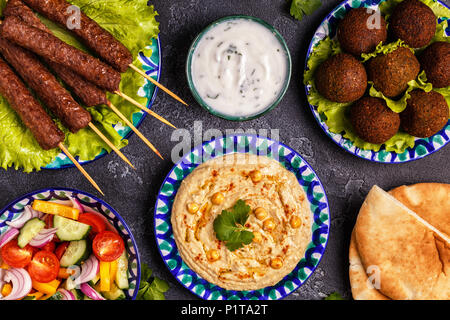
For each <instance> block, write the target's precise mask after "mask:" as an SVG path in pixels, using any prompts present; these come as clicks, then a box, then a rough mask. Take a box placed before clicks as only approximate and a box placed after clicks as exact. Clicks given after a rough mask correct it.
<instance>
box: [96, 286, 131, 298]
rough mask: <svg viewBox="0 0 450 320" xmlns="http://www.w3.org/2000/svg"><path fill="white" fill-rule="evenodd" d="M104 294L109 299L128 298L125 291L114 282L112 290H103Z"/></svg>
mask: <svg viewBox="0 0 450 320" xmlns="http://www.w3.org/2000/svg"><path fill="white" fill-rule="evenodd" d="M102 295H103V296H104V297H105V298H106V299H108V300H124V299H125V298H126V296H125V292H123V290H121V289H119V288H118V287H117V286H116V285H115V284H114V283H112V284H111V290H109V291H104V292H102Z"/></svg>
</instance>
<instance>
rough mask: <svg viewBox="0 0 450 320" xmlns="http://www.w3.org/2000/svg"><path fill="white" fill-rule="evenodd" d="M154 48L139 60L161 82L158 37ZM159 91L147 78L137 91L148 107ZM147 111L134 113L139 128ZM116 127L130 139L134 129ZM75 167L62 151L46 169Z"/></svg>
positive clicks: (153, 45) (103, 151) (134, 123)
mask: <svg viewBox="0 0 450 320" xmlns="http://www.w3.org/2000/svg"><path fill="white" fill-rule="evenodd" d="M149 48H150V49H151V50H152V56H151V57H146V56H145V55H144V54H143V53H142V52H140V53H139V60H140V61H141V62H142V67H143V69H144V71H145V73H146V74H148V75H149V76H151V77H152V78H153V79H155V80H156V81H158V82H159V78H160V76H161V42H160V40H159V37H158V39H152V43H151V45H150V46H149ZM157 92H158V87H156V86H155V85H154V84H152V83H151V82H150V81H148V80H146V81H145V84H144V86H142V87H141V88H140V89H139V92H136V93H137V94H138V95H139V96H142V97H146V98H147V108H149V109H150V108H151V106H152V105H153V102H154V101H155V99H156V94H157ZM146 115H147V113H146V112H145V111H142V110H140V111H138V112H136V113H135V114H134V115H133V125H134V126H135V127H136V128H138V127H139V126H140V125H141V123H142V121H144V119H145V117H146ZM114 129H115V130H116V131H117V133H119V135H120V136H121V137H122V138H123V139H128V138H129V137H130V136H131V135H132V134H133V131H132V130H131V128H130V127H128V126H122V125H120V124H117V125H115V126H114ZM106 154H107V152H106V151H105V150H102V151H101V152H100V153H99V154H98V155H97V156H96V157H95V159H94V160H90V161H79V162H80V163H81V164H87V163H90V162H92V161H95V160H97V159H99V158H101V157H103V156H105V155H106ZM70 167H74V164H73V163H72V161H70V159H69V158H67V156H66V155H65V154H64V153H62V152H61V153H60V154H59V155H58V156H57V157H56V158H55V160H53V162H52V163H50V164H48V165H47V166H46V167H44V169H64V168H70Z"/></svg>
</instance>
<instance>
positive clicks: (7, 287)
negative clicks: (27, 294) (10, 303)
mask: <svg viewBox="0 0 450 320" xmlns="http://www.w3.org/2000/svg"><path fill="white" fill-rule="evenodd" d="M11 291H12V285H11V284H9V283H5V284H4V285H3V288H2V296H4V297H6V296H8V295H9V294H10V293H11Z"/></svg>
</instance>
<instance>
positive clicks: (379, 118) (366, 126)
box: [350, 97, 400, 144]
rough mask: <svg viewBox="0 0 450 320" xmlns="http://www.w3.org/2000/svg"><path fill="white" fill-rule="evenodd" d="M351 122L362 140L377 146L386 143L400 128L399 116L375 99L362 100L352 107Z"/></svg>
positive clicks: (382, 101) (366, 98) (381, 101)
mask: <svg viewBox="0 0 450 320" xmlns="http://www.w3.org/2000/svg"><path fill="white" fill-rule="evenodd" d="M350 122H351V123H352V126H353V129H354V130H355V132H356V134H357V135H358V136H359V137H360V138H361V139H363V140H364V141H367V142H370V143H375V144H382V143H385V142H386V141H387V140H389V139H390V138H392V137H393V136H394V135H395V134H396V133H397V132H398V130H399V128H400V116H399V114H398V113H395V112H394V111H392V110H391V109H389V108H388V106H387V105H386V102H385V101H384V100H383V99H380V98H374V97H364V98H361V99H359V100H358V101H356V102H355V103H354V104H353V105H352V106H351V109H350Z"/></svg>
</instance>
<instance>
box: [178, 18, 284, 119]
mask: <svg viewBox="0 0 450 320" xmlns="http://www.w3.org/2000/svg"><path fill="white" fill-rule="evenodd" d="M237 19H244V20H251V21H253V22H256V23H258V24H260V25H261V26H263V27H265V28H266V29H267V30H269V31H270V32H271V33H273V35H274V36H275V38H276V39H277V40H278V42H279V43H280V45H281V47H282V48H283V49H284V52H285V53H286V62H287V73H286V77H285V79H284V84H283V87H282V90H281V91H280V93H279V95H278V97H277V98H276V99H275V100H274V101H273V102H272V103H270V104H269V105H268V106H267V108H265V109H264V110H262V111H260V112H258V113H255V114H252V115H249V116H230V115H227V114H224V113H221V112H219V111H217V110H215V109H214V108H213V107H211V106H210V105H209V104H208V103H206V102H205V100H204V99H203V98H202V97H201V96H200V94H199V93H198V91H197V89H196V88H195V85H194V80H193V79H192V60H193V56H194V51H195V50H196V49H197V46H198V44H199V42H200V40H202V38H203V36H204V35H205V34H206V33H207V32H208V31H209V30H211V29H212V28H214V27H215V26H217V25H219V24H221V23H223V22H226V21H229V20H237ZM185 72H186V77H187V80H188V86H189V89H190V90H191V93H192V95H193V96H194V98H195V100H196V101H197V102H198V104H199V105H200V106H201V107H202V108H203V109H205V110H206V111H208V112H209V113H211V114H212V115H214V116H216V117H219V118H222V119H225V120H230V121H241V122H243V121H250V120H253V119H256V118H259V117H262V116H264V115H265V114H267V113H269V112H270V111H272V110H273V109H275V108H276V107H277V106H278V105H279V104H280V103H281V101H282V100H283V98H284V96H285V95H286V92H287V90H288V89H289V84H290V82H291V76H292V57H291V53H290V51H289V47H288V45H287V42H286V40H285V39H284V37H283V36H282V35H281V33H280V32H279V31H278V30H277V29H275V27H274V26H272V25H271V24H270V23H268V22H266V21H265V20H263V19H260V18H257V17H254V16H249V15H231V16H225V17H222V18H220V19H217V20H215V21H214V22H212V23H211V24H209V25H208V26H207V27H206V28H204V29H203V30H202V31H201V32H200V33H199V34H198V35H197V36H196V37H195V39H194V41H192V44H191V46H190V48H189V51H188V56H187V63H186V70H185Z"/></svg>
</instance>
